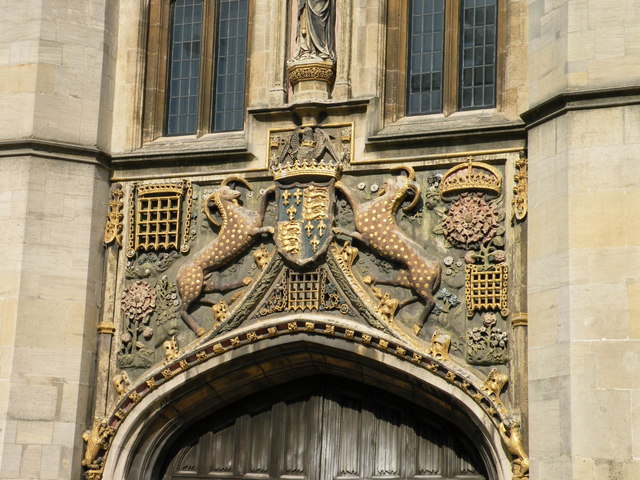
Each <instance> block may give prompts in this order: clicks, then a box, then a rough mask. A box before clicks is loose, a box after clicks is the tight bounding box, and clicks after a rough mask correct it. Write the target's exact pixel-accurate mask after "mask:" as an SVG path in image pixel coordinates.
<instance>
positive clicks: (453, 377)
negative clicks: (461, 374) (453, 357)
mask: <svg viewBox="0 0 640 480" xmlns="http://www.w3.org/2000/svg"><path fill="white" fill-rule="evenodd" d="M444 378H445V380H446V381H447V382H449V383H453V382H455V380H456V374H455V373H454V372H452V371H451V370H449V371H447V373H446V374H445V376H444Z"/></svg>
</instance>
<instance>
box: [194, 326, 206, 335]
mask: <svg viewBox="0 0 640 480" xmlns="http://www.w3.org/2000/svg"><path fill="white" fill-rule="evenodd" d="M205 333H207V331H206V330H205V329H204V328H203V327H200V328H198V330H197V331H196V335H197V336H199V337H201V336H203V335H204V334H205Z"/></svg>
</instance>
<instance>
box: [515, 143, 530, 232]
mask: <svg viewBox="0 0 640 480" xmlns="http://www.w3.org/2000/svg"><path fill="white" fill-rule="evenodd" d="M513 180H514V183H515V186H514V187H513V200H511V206H512V207H513V216H514V217H515V218H516V220H520V221H522V220H524V217H526V216H527V211H528V208H529V206H528V204H529V164H528V160H527V157H526V155H525V154H524V152H521V153H520V158H519V159H518V160H517V161H516V174H515V175H514V177H513Z"/></svg>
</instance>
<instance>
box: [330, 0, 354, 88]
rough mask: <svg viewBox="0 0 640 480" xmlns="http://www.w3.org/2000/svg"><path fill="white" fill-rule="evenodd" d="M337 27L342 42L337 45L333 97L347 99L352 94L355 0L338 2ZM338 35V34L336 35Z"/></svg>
mask: <svg viewBox="0 0 640 480" xmlns="http://www.w3.org/2000/svg"><path fill="white" fill-rule="evenodd" d="M336 17H337V24H338V25H337V27H338V32H339V33H340V42H339V44H338V46H337V52H336V57H337V65H336V83H335V86H334V89H333V97H334V98H335V99H339V100H347V99H349V97H350V96H351V43H352V37H353V21H352V18H353V0H342V1H341V2H338V4H337V12H336ZM336 37H337V35H336Z"/></svg>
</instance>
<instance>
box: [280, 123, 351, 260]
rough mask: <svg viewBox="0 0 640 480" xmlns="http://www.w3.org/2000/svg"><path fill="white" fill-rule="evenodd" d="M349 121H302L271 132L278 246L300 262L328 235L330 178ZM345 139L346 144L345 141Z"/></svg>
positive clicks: (341, 155)
mask: <svg viewBox="0 0 640 480" xmlns="http://www.w3.org/2000/svg"><path fill="white" fill-rule="evenodd" d="M350 142H351V127H350V126H338V127H333V131H331V133H329V132H327V131H325V130H324V129H321V128H319V127H312V126H307V127H302V128H299V129H296V130H293V131H287V132H286V133H285V132H282V133H272V134H271V135H270V146H271V158H270V161H269V169H270V171H271V173H272V174H273V178H274V180H275V181H276V204H277V227H276V235H275V242H276V246H277V248H278V251H279V252H280V253H281V254H282V255H283V256H284V257H285V258H286V259H287V260H288V261H290V262H293V263H295V264H296V265H299V266H303V265H307V264H310V263H312V262H313V261H315V260H316V259H317V258H318V257H319V256H320V255H322V254H324V252H326V250H327V248H328V246H329V244H330V243H331V240H332V239H333V230H332V228H333V226H334V221H333V220H334V213H333V206H334V204H335V189H334V183H335V181H336V179H338V178H340V175H341V173H342V168H343V165H344V163H345V157H346V158H347V159H348V158H349V155H348V154H346V152H349V153H350ZM345 144H348V145H346V146H345Z"/></svg>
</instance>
